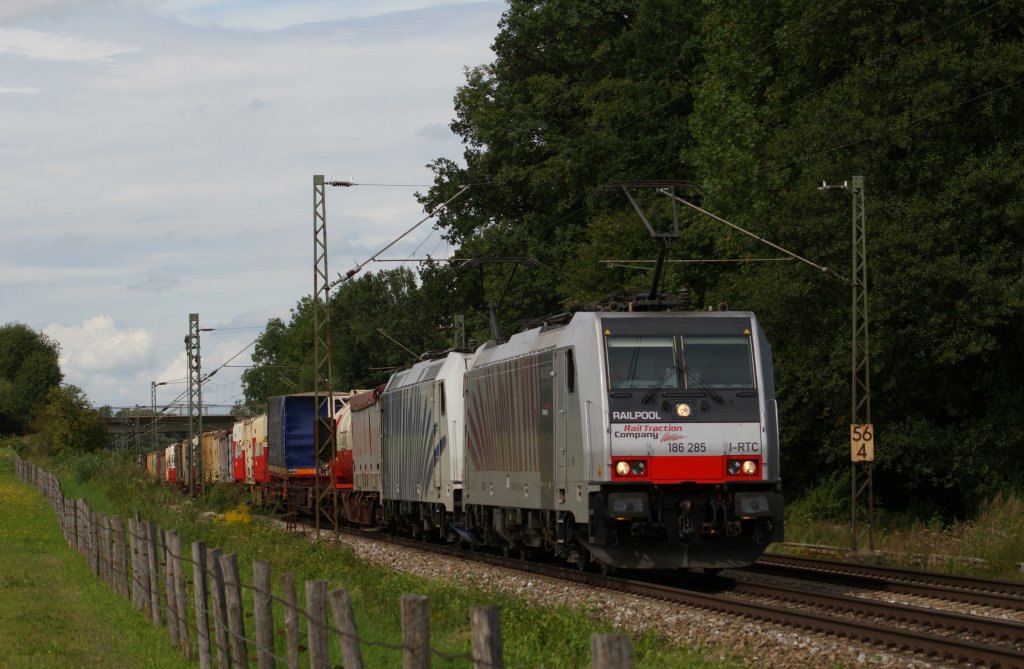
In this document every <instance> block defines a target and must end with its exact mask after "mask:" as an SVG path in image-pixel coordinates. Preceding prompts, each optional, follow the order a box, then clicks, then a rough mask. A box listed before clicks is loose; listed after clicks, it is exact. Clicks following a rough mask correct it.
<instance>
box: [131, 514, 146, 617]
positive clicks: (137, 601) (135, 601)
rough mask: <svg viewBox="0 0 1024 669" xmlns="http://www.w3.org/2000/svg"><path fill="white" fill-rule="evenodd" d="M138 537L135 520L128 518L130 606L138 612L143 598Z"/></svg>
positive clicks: (137, 526) (137, 524)
mask: <svg viewBox="0 0 1024 669" xmlns="http://www.w3.org/2000/svg"><path fill="white" fill-rule="evenodd" d="M138 535H139V523H138V522H137V521H136V520H135V518H129V519H128V547H129V548H130V549H131V553H130V555H131V560H132V580H131V587H132V606H134V607H135V608H136V609H138V610H139V611H142V610H143V608H144V607H143V604H142V603H143V601H144V596H143V594H142V569H140V567H139V565H140V564H141V560H139V546H140V544H141V542H140V541H139V536H138Z"/></svg>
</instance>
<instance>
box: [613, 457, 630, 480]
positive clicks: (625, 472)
mask: <svg viewBox="0 0 1024 669" xmlns="http://www.w3.org/2000/svg"><path fill="white" fill-rule="evenodd" d="M630 471H631V467H630V466H629V463H628V462H626V461H625V460H619V461H618V462H616V463H615V473H616V474H618V475H619V476H629V472H630Z"/></svg>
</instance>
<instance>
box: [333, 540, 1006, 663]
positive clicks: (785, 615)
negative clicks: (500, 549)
mask: <svg viewBox="0 0 1024 669" xmlns="http://www.w3.org/2000/svg"><path fill="white" fill-rule="evenodd" d="M353 534H355V535H356V536H360V537H362V538H367V539H374V540H378V541H384V542H387V543H393V544H397V545H401V546H405V547H409V548H414V549H417V550H422V551H425V552H434V553H440V554H444V555H448V556H451V557H456V558H459V559H467V560H471V561H475V562H479V563H483V564H488V565H492V566H497V567H503V568H507V569H513V570H517V571H522V572H526V573H529V574H531V575H537V576H546V577H549V578H554V579H558V580H563V581H570V582H575V583H580V584H583V585H588V586H591V587H595V588H604V589H609V590H614V591H618V592H622V593H625V594H631V595H636V596H640V597H648V598H651V599H656V600H659V601H665V602H670V603H675V604H681V605H686V606H699V607H701V608H704V609H708V610H711V611H716V612H719V613H724V614H728V615H735V616H741V617H745V618H752V619H755V620H761V621H764V622H768V623H773V624H781V625H785V626H789V627H793V628H797V629H802V630H807V631H810V632H816V633H821V634H826V635H830V636H837V637H841V638H848V639H851V640H855V641H861V642H864V643H869V644H873V645H876V646H882V647H886V648H896V649H898V650H899V651H901V652H907V653H914V654H917V655H921V656H924V657H928V658H932V659H935V658H938V659H940V660H942V661H953V662H957V663H966V664H970V665H972V666H987V667H998V668H1000V669H1024V651H1021V650H1018V649H1015V648H1010V647H1007V646H1005V645H1003V646H1000V645H993V644H990V643H985V642H979V641H976V640H969V639H957V638H950V637H948V636H943V635H941V634H933V633H928V632H921V631H916V630H907V629H899V628H896V627H893V626H886V625H879V624H878V622H877V621H860V620H856V619H854V618H849V617H841V616H837V615H831V614H828V613H822V612H821V611H820V610H819V611H802V610H800V609H797V608H789V607H788V606H780V605H779V604H778V603H773V604H761V603H757V602H754V601H749V600H746V599H741V598H738V597H735V596H732V595H731V594H730V593H720V592H719V593H716V592H699V591H696V590H691V589H686V588H680V587H679V586H678V585H665V584H659V583H655V582H651V581H642V580H636V579H631V578H620V577H615V576H602V575H600V574H594V573H590V572H585V571H580V570H577V569H571V568H568V567H565V566H562V565H552V564H546V563H540V562H531V561H526V560H519V559H514V558H511V557H505V556H501V555H495V554H491V553H483V552H478V551H473V550H468V549H465V548H459V547H456V546H453V545H447V544H440V543H424V542H422V541H417V540H412V539H406V538H403V537H396V536H392V535H385V534H383V533H381V532H365V531H356V532H353ZM662 574H663V573H662ZM722 580H723V581H728V579H722ZM748 585H749V584H743V586H742V587H743V588H747V587H748ZM775 592H776V594H778V592H779V591H775ZM813 594H814V593H805V592H799V593H792V592H791V593H788V596H789V597H790V599H792V598H796V597H801V596H803V597H806V596H808V595H813ZM832 603H833V604H834V605H836V606H838V607H839V608H837V609H836V610H842V611H845V612H847V613H857V612H858V611H859V610H861V609H863V607H864V606H870V604H866V603H865V600H863V599H860V598H856V597H845V598H844V597H833V598H832ZM820 605H821V604H819V606H820ZM875 606H876V607H877V609H884V608H887V607H888V608H890V609H892V610H894V611H895V610H899V611H901V613H902V614H905V615H907V616H908V617H909V616H910V615H911V614H912V613H914V611H913V609H916V608H918V607H910V606H907V605H892V604H889V603H888V602H878V603H876V604H875ZM920 612H925V613H927V612H928V611H927V609H923V608H922V609H920ZM920 612H918V613H920ZM869 615H883V614H881V613H879V612H878V610H876V611H875V612H874V613H873V614H869ZM890 615H895V614H890ZM939 618H943V619H944V620H945V622H943V623H938V622H936V620H937V619H939ZM959 618H960V616H959V615H958V614H952V613H946V612H941V613H936V614H935V617H933V618H932V620H931V622H927V623H923V624H938V625H941V626H945V627H946V629H959V628H957V627H956V626H957V625H958V624H967V623H970V625H972V626H977V625H979V624H980V623H983V622H985V621H986V619H984V618H980V617H977V616H963V618H966V620H959ZM975 619H976V620H975ZM1001 623H1005V624H1001ZM982 627H984V625H982ZM1022 629H1024V624H1021V623H1013V622H1009V621H1001V622H994V623H993V625H992V627H990V628H989V629H988V631H983V632H981V634H982V635H983V636H986V637H987V638H992V637H995V638H999V639H1002V638H1010V639H1011V640H1015V639H1019V638H1020V636H1021V635H1020V630H1022ZM970 633H972V634H973V632H970Z"/></svg>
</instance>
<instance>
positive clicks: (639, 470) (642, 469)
mask: <svg viewBox="0 0 1024 669" xmlns="http://www.w3.org/2000/svg"><path fill="white" fill-rule="evenodd" d="M631 469H632V472H633V476H643V475H644V473H646V472H647V465H645V464H644V463H643V461H642V460H638V461H636V462H634V463H633V466H632V468H631Z"/></svg>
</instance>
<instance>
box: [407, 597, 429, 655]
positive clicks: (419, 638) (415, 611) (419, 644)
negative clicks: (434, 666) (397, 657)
mask: <svg viewBox="0 0 1024 669" xmlns="http://www.w3.org/2000/svg"><path fill="white" fill-rule="evenodd" d="M402 646H403V648H404V649H405V650H404V653H403V654H402V668H403V669H430V603H429V602H428V600H427V598H426V597H424V596H423V595H402Z"/></svg>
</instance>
